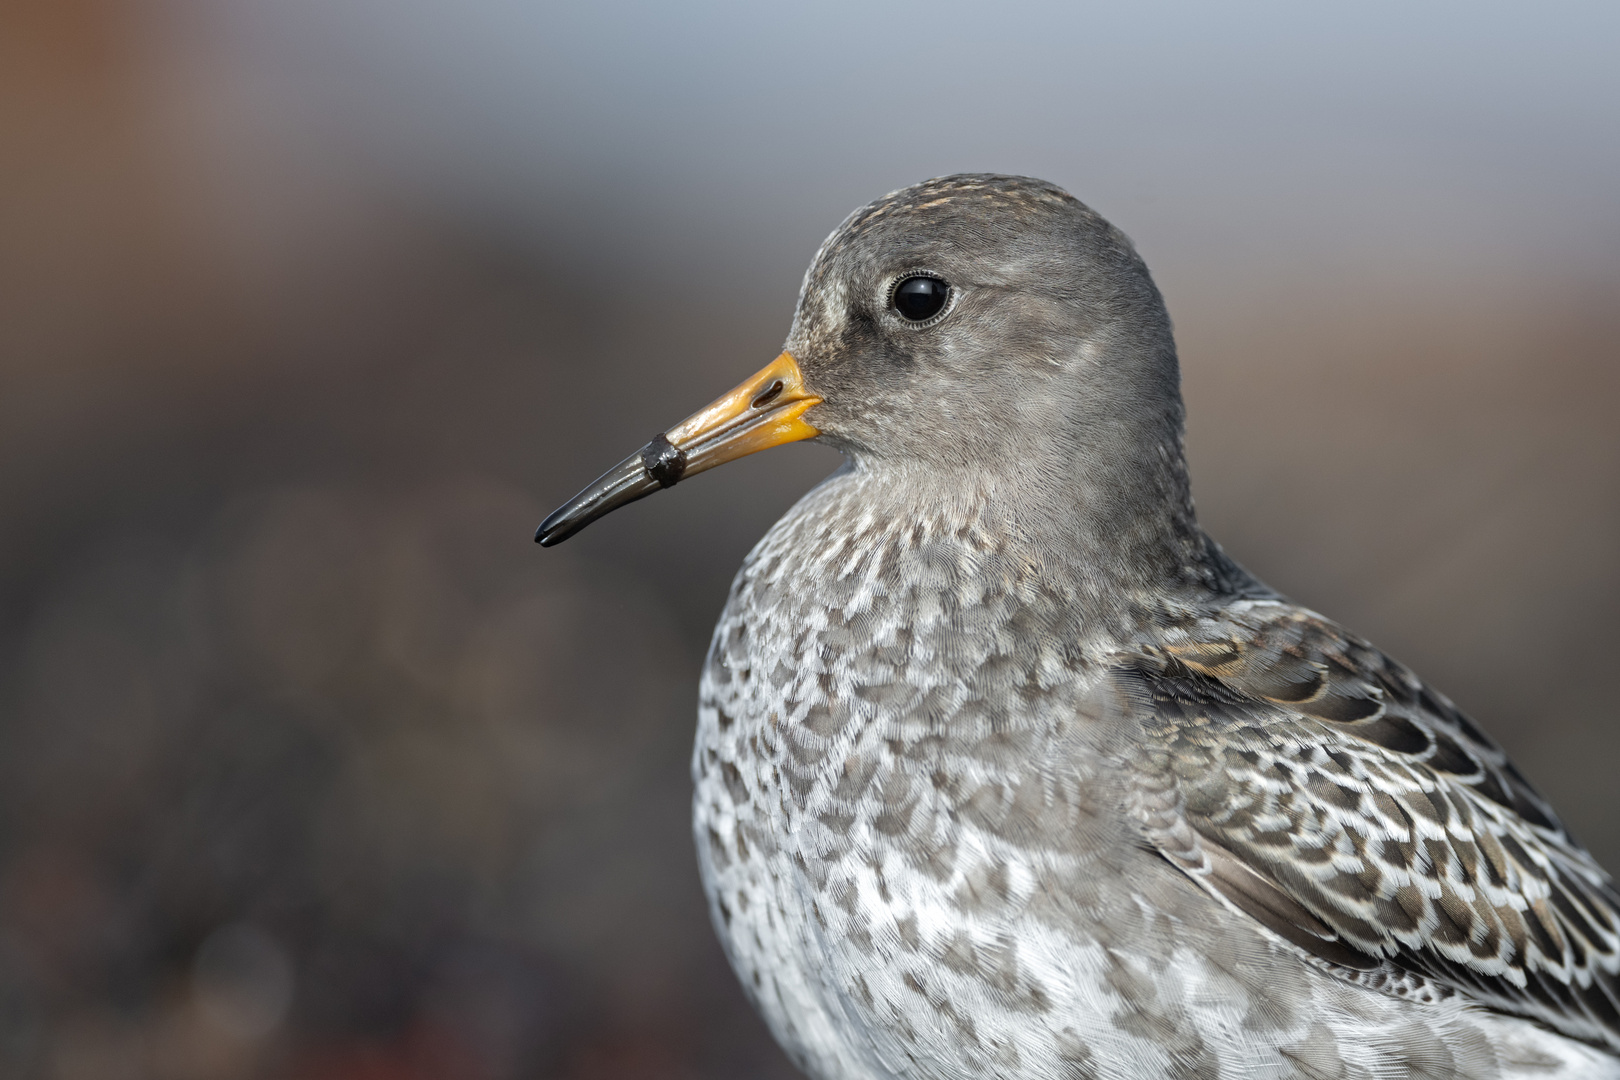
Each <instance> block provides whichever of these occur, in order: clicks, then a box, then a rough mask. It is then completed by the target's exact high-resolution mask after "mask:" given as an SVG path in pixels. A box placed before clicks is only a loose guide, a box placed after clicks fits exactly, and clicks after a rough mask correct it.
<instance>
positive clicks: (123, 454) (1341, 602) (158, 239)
mask: <svg viewBox="0 0 1620 1080" xmlns="http://www.w3.org/2000/svg"><path fill="white" fill-rule="evenodd" d="M1616 55H1620V7H1617V6H1616V5H1613V4H1611V3H1606V2H1593V3H1587V4H1579V3H1567V4H1563V3H1549V4H1536V5H1529V4H1520V5H1510V4H1501V3H1492V2H1475V3H1469V4H1466V5H1464V4H1444V3H1437V4H1428V5H1411V4H1405V3H1400V4H1397V3H1379V2H1362V3H1357V4H1355V5H1337V6H1334V5H1309V6H1303V5H1297V4H1288V3H1282V2H1277V3H1229V4H1223V5H1203V4H1196V3H1192V2H1190V0H1174V2H1162V3H1160V2H1144V3H1133V4H1129V5H1126V4H1119V5H1113V6H1109V7H1092V6H1088V5H1085V4H1073V3H1049V4H998V5H994V6H993V7H992V6H991V5H969V4H954V3H936V4H931V5H919V4H898V3H826V4H819V5H794V6H788V5H780V6H766V5H752V4H743V3H737V4H719V3H688V4H681V5H655V4H650V3H599V4H592V5H583V4H581V5H567V6H564V5H558V4H549V3H544V2H538V0H532V2H512V0H455V2H452V0H388V2H386V3H385V2H383V0H194V2H192V0H162V2H160V0H152V2H143V0H5V2H4V3H0V1075H3V1076H5V1077H26V1078H32V1077H42V1078H44V1077H49V1078H64V1080H66V1078H73V1080H78V1078H85V1080H102V1078H107V1080H124V1078H128V1080H138V1078H165V1080H167V1078H173V1080H210V1078H237V1077H241V1078H246V1077H255V1078H259V1077H263V1078H275V1080H280V1078H288V1080H395V1078H399V1080H406V1078H410V1080H439V1078H457V1080H507V1078H526V1077H559V1078H567V1080H611V1078H699V1077H703V1078H708V1077H716V1078H729V1077H737V1078H743V1077H750V1078H752V1077H763V1078H772V1077H781V1078H786V1077H790V1076H792V1075H794V1074H793V1072H792V1070H791V1069H790V1068H789V1066H788V1065H787V1064H786V1063H785V1061H784V1060H783V1059H782V1058H781V1056H780V1054H779V1053H778V1052H777V1051H776V1049H775V1048H774V1046H773V1045H772V1044H771V1042H770V1040H769V1038H768V1036H767V1034H766V1033H765V1031H764V1029H763V1028H762V1026H761V1025H760V1024H759V1022H758V1021H757V1020H755V1018H754V1017H753V1015H752V1014H751V1012H750V1010H749V1009H748V1007H747V1005H746V1004H745V1002H744V1001H743V999H742V997H741V994H740V993H739V991H738V990H737V989H736V988H735V987H734V985H733V982H732V978H731V976H730V973H729V972H728V970H727V969H726V966H725V962H724V959H723V957H722V956H721V953H720V951H719V948H718V947H717V945H716V944H715V942H714V940H713V936H712V934H711V932H710V930H709V927H708V925H707V919H706V915H705V913H704V909H703V903H702V898H701V895H700V892H699V887H698V881H697V875H696V872H695V869H694V866H693V859H692V853H691V850H690V842H689V839H688V830H687V799H688V779H687V764H686V757H687V752H688V746H689V740H690V737H691V729H692V726H693V719H694V697H695V691H696V680H697V672H698V665H699V662H700V659H701V656H702V653H703V650H704V648H705V645H706V641H707V635H708V632H709V628H710V626H711V625H712V622H713V619H714V617H715V616H716V614H717V613H718V611H719V608H720V605H721V602H722V600H723V598H724V595H725V589H726V585H727V582H728V580H729V578H730V576H731V574H732V573H733V572H734V570H735V568H736V566H737V565H738V563H739V561H740V560H741V558H742V556H743V554H744V552H745V551H746V550H747V549H748V547H749V546H750V545H751V544H752V542H753V541H754V540H755V539H756V538H757V537H758V536H759V535H760V534H761V533H762V532H763V531H764V530H765V529H766V528H767V527H768V526H769V524H770V523H771V522H772V521H773V520H774V519H775V518H776V517H777V516H778V515H779V514H780V513H781V512H782V511H783V510H785V509H786V508H787V507H788V506H789V505H790V504H791V503H792V502H793V500H795V499H796V498H797V497H798V496H799V495H800V494H801V493H803V492H804V491H805V490H807V489H808V488H809V487H810V486H811V485H812V484H813V483H814V482H815V481H816V480H817V479H818V478H819V477H820V476H822V475H824V474H825V473H826V472H828V471H830V470H831V469H832V468H833V467H834V466H835V465H836V458H835V457H834V456H833V455H831V454H830V453H829V452H828V451H827V450H825V449H824V448H819V447H815V446H807V445H803V444H800V445H798V446H794V447H790V448H788V449H786V450H782V451H778V452H776V453H772V454H768V455H761V456H759V457H755V458H750V459H748V460H746V461H743V462H740V463H738V464H736V465H734V466H732V467H730V468H727V469H725V470H722V471H720V472H717V473H715V474H711V475H709V476H704V477H703V478H701V479H699V480H697V481H695V482H693V483H691V484H687V485H682V487H681V489H680V491H679V492H678V493H677V494H674V495H667V496H661V497H659V498H656V499H651V500H648V501H646V502H643V503H638V504H637V505H636V506H634V507H631V508H629V509H627V510H625V511H622V512H620V513H619V514H616V515H614V516H613V517H612V518H610V519H608V520H607V521H604V522H602V523H600V524H598V525H596V526H595V527H593V528H592V529H590V530H589V531H587V532H586V533H584V534H582V535H581V536H580V537H579V538H577V539H575V540H573V541H571V542H569V543H568V544H567V545H566V546H564V547H562V548H560V549H557V550H552V551H541V550H540V549H538V548H536V547H535V546H534V545H533V544H532V543H531V540H530V537H531V535H532V532H533V529H534V527H535V525H536V524H538V522H539V521H540V519H541V517H542V516H543V515H544V514H545V512H546V511H547V510H549V509H550V508H551V507H552V506H554V505H555V504H557V503H558V502H560V501H561V500H563V499H564V498H566V497H567V496H569V495H571V494H572V493H573V492H574V491H575V490H576V489H578V488H579V487H580V486H581V485H583V484H584V483H585V482H586V481H588V480H589V479H591V478H592V477H594V476H595V475H596V474H597V473H598V472H599V471H601V470H602V469H603V468H605V467H607V466H608V465H610V464H612V463H613V462H615V461H617V460H618V459H619V458H620V457H621V456H622V455H623V454H625V453H627V452H628V451H629V450H631V449H633V448H634V447H637V446H639V445H641V443H642V442H643V441H644V440H645V439H646V438H647V437H648V435H649V434H650V433H651V432H653V431H656V430H660V429H662V428H663V427H665V426H667V425H668V424H670V423H672V422H673V421H675V420H677V419H679V418H681V417H683V416H685V415H686V414H687V413H688V412H690V411H691V410H692V409H693V408H695V407H696V406H698V405H700V404H702V403H704V402H706V401H708V400H709V399H710V398H712V397H713V396H714V395H715V394H716V393H718V392H719V391H722V390H724V389H727V388H729V387H730V386H731V385H733V384H734V383H735V382H736V381H737V380H738V379H740V378H742V377H743V376H745V375H746V374H748V373H750V372H752V371H754V370H755V369H757V368H758V367H759V366H760V365H761V364H762V363H764V362H765V361H766V360H768V359H769V358H770V357H771V356H773V355H774V354H775V353H776V351H777V349H778V347H779V345H780V342H781V339H782V337H783V336H784V334H785V332H786V329H787V323H788V319H789V317H790V315H791V312H792V305H793V299H794V295H795V292H796V289H797V287H798V282H799V277H800V275H801V274H802V272H803V269H804V266H805V264H806V263H807V262H808V260H809V258H810V255H811V254H812V252H813V251H814V250H815V247H816V245H817V244H818V243H819V241H820V240H821V238H822V237H823V235H825V233H826V232H827V231H828V230H829V229H831V228H832V227H833V226H834V225H835V224H836V223H837V222H838V221H839V220H840V219H841V218H842V216H843V215H844V214H845V213H847V212H848V211H849V210H851V209H853V208H854V207H855V206H857V205H859V204H861V203H863V202H865V201H867V200H869V199H872V198H874V197H876V196H878V195H881V194H883V193H884V192H886V191H889V190H891V189H893V188H896V187H899V186H902V185H905V184H908V183H911V182H914V181H916V180H919V179H922V178H924V177H928V176H932V175H937V174H942V173H947V172H956V171H964V170H995V171H1010V172H1027V173H1033V174H1037V175H1040V176H1043V177H1046V178H1048V179H1051V180H1053V181H1056V182H1058V183H1060V184H1062V185H1064V186H1066V187H1068V188H1069V189H1070V190H1072V191H1074V192H1075V193H1076V194H1077V195H1079V196H1080V197H1081V198H1083V199H1085V200H1086V201H1088V202H1090V203H1091V204H1092V205H1094V206H1095V207H1097V208H1098V209H1099V210H1100V211H1101V212H1103V213H1104V214H1105V215H1107V216H1108V217H1110V218H1111V219H1112V220H1114V221H1115V222H1116V223H1118V224H1119V225H1120V226H1121V227H1122V228H1124V229H1125V230H1126V231H1127V232H1128V233H1130V234H1131V235H1132V236H1133V237H1134V238H1135V240H1136V241H1137V243H1138V245H1139V247H1140V249H1141V250H1142V252H1143V254H1144V255H1145V257H1146V258H1147V260H1148V262H1149V264H1150V265H1151V266H1152V267H1153V268H1154V270H1155V272H1156V274H1157V276H1158V280H1159V282H1160V284H1161V286H1162V287H1163V289H1164V291H1165V293H1166V295H1167V297H1168V300H1169V303H1170V307H1171V312H1172V315H1173V316H1174V317H1175V319H1176V321H1177V327H1178V333H1179V340H1180V344H1181V350H1182V358H1183V369H1184V373H1185V382H1186V392H1187V397H1188V401H1189V411H1190V416H1191V430H1190V446H1191V454H1192V461H1193V470H1194V477H1195V482H1196V490H1197V493H1198V498H1199V505H1200V508H1201V512H1202V514H1203V516H1204V519H1205V522H1206V524H1207V525H1208V526H1209V527H1210V529H1211V531H1213V532H1214V533H1215V535H1216V536H1218V537H1219V538H1220V539H1221V540H1223V541H1224V542H1225V543H1226V544H1227V546H1228V548H1229V549H1230V550H1231V551H1232V552H1233V553H1234V554H1235V555H1236V556H1237V557H1238V558H1239V559H1241V560H1242V561H1244V562H1246V563H1247V564H1248V565H1249V566H1250V567H1251V568H1253V569H1254V570H1256V571H1257V572H1258V573H1260V574H1261V575H1262V576H1263V577H1265V578H1267V579H1268V580H1269V581H1271V582H1272V583H1273V584H1274V585H1276V586H1278V587H1279V588H1282V589H1284V590H1285V591H1287V592H1289V593H1291V594H1292V595H1294V596H1295V597H1297V598H1299V599H1300V600H1302V601H1304V602H1306V603H1308V604H1310V605H1312V606H1314V607H1317V608H1319V609H1321V610H1323V611H1325V612H1328V613H1330V614H1331V615H1333V616H1334V617H1336V618H1338V619H1340V620H1342V621H1343V622H1345V623H1347V624H1349V625H1350V626H1351V627H1353V628H1355V629H1357V630H1359V631H1361V632H1362V633H1365V634H1367V635H1369V636H1370V637H1372V638H1373V639H1374V640H1375V641H1377V642H1379V643H1380V644H1381V645H1383V646H1384V647H1386V648H1387V649H1389V650H1390V651H1392V652H1393V653H1394V654H1395V655H1397V656H1399V657H1401V658H1403V659H1404V660H1406V661H1407V662H1408V663H1410V664H1412V665H1414V666H1415V667H1416V668H1417V669H1418V670H1419V671H1420V672H1422V673H1423V674H1424V675H1425V676H1427V677H1428V678H1430V679H1431V680H1433V681H1434V682H1435V683H1436V684H1437V685H1438V686H1439V687H1440V688H1441V689H1443V690H1445V691H1446V692H1448V693H1449V694H1450V695H1451V696H1453V697H1454V698H1455V699H1456V700H1457V701H1458V702H1459V703H1460V704H1461V705H1462V706H1463V707H1464V708H1465V709H1467V710H1469V711H1471V712H1472V713H1473V714H1474V715H1475V716H1477V717H1478V718H1479V719H1480V720H1481V721H1482V722H1484V724H1485V725H1486V726H1487V727H1488V728H1489V729H1490V730H1492V731H1494V732H1495V733H1496V734H1497V735H1498V736H1499V737H1500V738H1501V739H1502V740H1503V741H1504V742H1505V743H1506V744H1507V746H1508V748H1509V750H1510V751H1511V752H1512V754H1513V755H1514V756H1515V757H1516V759H1517V760H1518V762H1519V763H1520V765H1521V766H1522V767H1523V769H1524V771H1525V772H1527V773H1528V774H1529V776H1530V777H1531V778H1532V780H1533V781H1534V782H1536V783H1537V784H1538V785H1539V786H1540V787H1541V788H1542V789H1543V790H1545V791H1546V793H1547V794H1548V795H1549V796H1551V797H1552V798H1553V801H1554V802H1555V803H1556V804H1557V805H1558V807H1559V808H1560V809H1561V811H1562V812H1563V813H1564V814H1565V816H1566V817H1567V819H1568V820H1569V822H1570V823H1571V825H1572V827H1573V828H1574V830H1575V831H1576V833H1577V835H1578V836H1579V837H1580V838H1582V839H1583V840H1584V841H1585V842H1586V843H1587V844H1588V845H1589V846H1590V847H1591V848H1592V849H1593V850H1594V851H1595V852H1596V853H1597V854H1598V856H1599V858H1600V859H1602V860H1603V861H1605V862H1606V863H1607V865H1609V866H1610V867H1611V868H1620V813H1617V807H1616V800H1615V796H1614V780H1613V777H1614V775H1615V772H1616V769H1617V768H1620V726H1617V721H1620V710H1617V708H1616V705H1615V701H1614V695H1613V682H1614V677H1615V673H1616V671H1617V670H1620V664H1617V661H1616V659H1615V658H1616V656H1617V655H1620V620H1617V618H1616V616H1617V614H1620V565H1617V558H1616V556H1617V554H1620V423H1617V422H1616V420H1615V414H1616V411H1617V409H1620V65H1617V64H1616V63H1615V62H1614V58H1615V56H1616Z"/></svg>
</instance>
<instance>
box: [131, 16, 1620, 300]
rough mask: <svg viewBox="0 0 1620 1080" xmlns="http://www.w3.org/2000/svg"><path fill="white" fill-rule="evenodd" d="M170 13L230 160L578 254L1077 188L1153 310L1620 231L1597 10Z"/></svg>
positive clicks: (1614, 81) (1571, 243) (786, 246)
mask: <svg viewBox="0 0 1620 1080" xmlns="http://www.w3.org/2000/svg"><path fill="white" fill-rule="evenodd" d="M167 10H168V12H169V14H170V16H171V18H170V20H169V22H168V26H169V28H170V29H171V30H175V31H178V32H177V33H174V34H172V35H166V36H165V39H164V41H163V44H162V45H161V47H162V48H163V49H165V50H168V51H169V53H170V55H169V62H168V63H166V64H164V65H161V69H162V70H164V71H166V72H168V73H169V74H168V76H167V77H168V78H170V79H172V80H173V81H174V82H173V88H175V89H184V88H186V87H188V86H191V87H195V86H197V85H206V86H207V92H206V93H205V94H203V95H201V97H202V99H203V104H202V105H201V106H200V108H201V115H193V116H192V118H191V121H190V122H197V123H201V124H203V125H204V126H207V125H212V126H213V127H214V129H215V131H216V134H218V133H220V132H224V133H227V137H226V138H224V139H223V140H222V141H223V142H225V143H229V142H230V141H231V139H230V138H229V134H228V133H230V132H239V131H241V130H243V129H244V127H245V128H247V129H251V130H254V131H257V132H260V133H261V134H262V132H263V131H264V130H265V129H266V127H267V126H271V124H270V122H273V124H279V125H282V126H283V127H284V128H286V129H287V130H289V131H296V132H297V133H298V136H299V137H298V139H297V140H295V141H296V142H298V143H299V144H300V145H303V146H305V147H310V146H313V145H320V146H321V147H322V149H321V150H320V151H319V155H318V156H319V158H320V161H321V165H320V167H321V168H331V167H332V161H333V160H334V159H335V158H346V159H347V160H349V161H350V163H351V164H353V165H354V166H356V167H357V168H359V169H361V170H379V171H380V172H381V173H382V174H384V175H386V176H388V177H389V183H391V184H396V185H401V184H403V185H406V186H407V187H410V188H412V189H413V190H414V191H415V192H416V193H418V194H421V195H426V196H428V197H430V198H431V199H433V200H435V201H437V202H439V203H441V204H443V205H445V206H448V207H453V208H455V209H456V210H457V212H460V213H467V214H471V215H474V216H485V217H487V218H488V219H489V220H490V222H491V224H492V225H494V226H497V227H501V228H511V229H513V230H515V231H517V232H519V233H520V234H521V235H526V236H528V237H530V238H532V242H534V243H537V244H544V245H552V246H559V247H561V248H562V249H564V250H566V251H567V252H568V253H569V255H570V257H572V258H576V259H580V260H583V261H582V267H589V266H591V265H594V266H596V267H597V268H599V269H601V268H610V267H612V266H614V265H617V264H622V263H623V262H624V261H626V260H633V261H635V262H637V263H639V264H641V265H642V266H644V267H649V268H653V269H657V270H660V271H669V270H672V269H675V270H678V269H679V268H682V267H686V268H701V270H702V271H703V272H704V273H706V274H717V275H720V278H719V280H718V281H717V282H716V283H717V284H724V285H726V286H728V287H747V286H748V285H749V284H750V283H758V284H759V285H761V286H762V287H764V288H768V289H770V290H772V291H776V290H778V289H779V288H780V285H781V281H780V280H779V279H781V278H782V276H783V273H784V271H783V269H782V268H783V267H784V266H794V267H795V270H794V273H796V272H797V267H798V266H802V263H803V262H804V260H805V259H806V258H807V257H808V255H809V253H810V251H811V250H812V249H813V245H814V243H815V242H816V241H817V240H819V238H820V237H821V236H822V235H824V234H825V233H826V232H827V231H828V230H829V229H830V228H831V227H832V226H833V225H834V224H836V222H837V221H838V220H839V219H840V218H841V217H842V216H843V215H844V214H845V213H847V212H848V211H849V210H850V209H852V208H854V207H855V206H856V205H858V204H860V203H863V202H865V201H867V200H869V199H871V198H873V197H875V196H876V195H879V194H881V193H883V192H884V191H887V190H890V189H892V188H894V187H898V186H901V185H904V184H907V183H910V182H913V181H915V180H918V179H921V178H923V177H926V176H931V175H937V174H941V173H946V172H954V171H970V170H995V171H1016V172H1028V173H1033V174H1037V175H1041V176H1045V177H1048V178H1050V179H1053V180H1055V181H1057V182H1059V183H1061V184H1063V185H1065V186H1067V187H1069V188H1070V189H1071V190H1072V191H1074V192H1075V193H1076V194H1078V195H1079V196H1080V197H1081V198H1082V199H1084V200H1086V201H1088V202H1091V203H1092V204H1093V205H1095V206H1096V207H1098V208H1099V209H1101V210H1102V211H1103V212H1104V213H1105V214H1107V215H1108V216H1110V217H1111V218H1113V219H1114V220H1115V221H1116V222H1118V223H1119V224H1121V225H1122V226H1123V227H1124V228H1125V229H1126V231H1127V232H1129V233H1130V234H1131V235H1132V236H1133V237H1134V238H1135V239H1136V240H1137V242H1138V243H1139V244H1140V245H1141V246H1142V248H1143V249H1144V253H1145V254H1146V255H1147V257H1148V260H1149V262H1150V264H1151V265H1153V266H1154V267H1155V268H1156V270H1157V271H1158V273H1159V275H1160V277H1161V278H1163V279H1166V284H1167V291H1169V292H1171V294H1172V298H1174V294H1175V287H1176V285H1177V283H1179V282H1181V281H1182V280H1183V279H1184V278H1185V279H1186V280H1187V282H1188V287H1189V288H1193V289H1203V288H1208V287H1210V286H1209V285H1207V284H1206V285H1199V284H1197V283H1196V282H1197V280H1198V279H1199V278H1202V277H1207V275H1209V274H1211V272H1212V271H1218V270H1219V269H1220V268H1223V267H1225V268H1229V269H1230V268H1236V269H1239V270H1241V271H1242V272H1243V274H1244V276H1245V277H1250V276H1253V275H1254V274H1261V275H1263V276H1264V275H1267V274H1270V273H1273V272H1276V273H1282V274H1292V273H1293V272H1295V271H1296V270H1297V269H1298V268H1299V267H1304V266H1308V267H1311V268H1313V270H1314V271H1315V272H1323V271H1331V270H1332V269H1333V268H1336V267H1337V268H1342V269H1344V270H1346V271H1347V272H1350V273H1353V274H1354V273H1365V272H1368V270H1369V269H1371V270H1372V271H1373V272H1375V273H1380V272H1386V271H1387V272H1391V273H1397V274H1405V273H1417V274H1426V273H1447V272H1451V271H1453V270H1454V269H1455V268H1457V267H1478V266H1480V265H1482V264H1484V265H1488V264H1490V263H1492V262H1495V261H1499V260H1504V259H1513V260H1531V261H1532V262H1538V263H1539V262H1545V263H1547V264H1558V263H1571V262H1576V263H1581V262H1593V263H1609V262H1611V261H1612V260H1613V253H1614V250H1615V247H1616V240H1617V239H1620V199H1617V198H1616V196H1615V192H1617V191H1620V64H1617V63H1616V62H1615V55H1616V43H1617V42H1620V5H1615V4H1612V3H1601V2H1592V3H1550V4H1534V5H1532V4H1507V3H1469V4H1461V3H1433V4H1410V3H1356V4H1317V5H1301V4H1291V3H1281V2H1242V3H1224V4H1218V5H1217V4H1198V3H1189V2H1185V0H1181V2H1146V3H1137V4H1130V5H1112V6H1099V5H1087V4H1068V3H1010V4H996V5H989V4H965V3H934V4H927V5H924V4H915V3H911V4H901V3H888V2H885V3H865V4H858V3H821V4H814V5H785V4H741V3H735V4H725V3H690V4H651V3H593V4H571V5H562V4H540V3H519V2H511V0H455V2H451V0H388V2H382V0H280V2H276V3H263V2H249V0H227V2H217V0H215V2H210V3H207V4H203V3H192V2H188V0H170V6H169V7H168V9H167ZM184 96H186V95H184V94H177V95H176V97H177V98H178V97H184ZM191 96H192V98H193V102H192V104H191V105H189V106H187V108H188V109H191V110H193V111H194V112H195V111H196V110H198V109H199V105H198V104H197V102H196V100H195V99H196V97H197V95H191ZM240 110H248V111H251V112H252V113H253V114H254V116H253V118H252V122H251V123H248V124H243V123H242V119H243V116H242V114H241V112H240ZM312 132H319V133H320V136H319V137H320V139H321V140H323V141H322V142H321V143H319V144H316V143H311V142H310V141H309V140H310V139H311V138H312V135H311V133H312ZM335 147H340V148H342V154H338V155H334V154H333V148H335ZM283 165H285V163H283ZM762 276H763V277H762Z"/></svg>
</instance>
